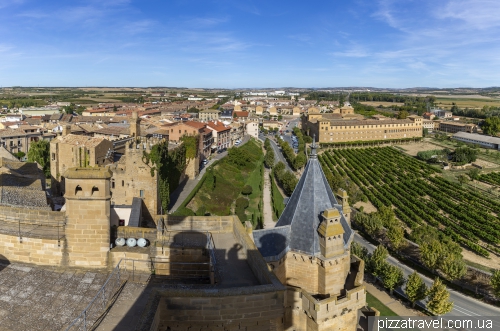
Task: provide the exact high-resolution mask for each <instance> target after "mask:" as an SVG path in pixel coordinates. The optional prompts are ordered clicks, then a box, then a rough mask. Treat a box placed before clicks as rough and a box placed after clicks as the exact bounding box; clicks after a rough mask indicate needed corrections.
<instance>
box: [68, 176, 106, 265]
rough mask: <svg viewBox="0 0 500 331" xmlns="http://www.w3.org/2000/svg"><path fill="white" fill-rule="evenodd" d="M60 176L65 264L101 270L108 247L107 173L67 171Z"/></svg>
mask: <svg viewBox="0 0 500 331" xmlns="http://www.w3.org/2000/svg"><path fill="white" fill-rule="evenodd" d="M64 176H65V178H66V181H65V190H66V192H65V195H64V197H65V198H66V215H67V216H66V217H67V223H66V242H67V252H68V257H69V258H68V260H69V265H70V266H80V267H95V268H104V267H106V266H107V262H108V252H109V244H110V237H109V236H110V199H111V195H110V191H109V181H110V178H111V172H109V170H108V169H106V168H70V169H68V170H67V171H66V172H65V174H64Z"/></svg>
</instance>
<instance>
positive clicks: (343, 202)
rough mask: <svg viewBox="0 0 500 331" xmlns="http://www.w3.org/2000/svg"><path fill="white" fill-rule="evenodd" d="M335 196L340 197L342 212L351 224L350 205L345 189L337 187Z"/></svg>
mask: <svg viewBox="0 0 500 331" xmlns="http://www.w3.org/2000/svg"><path fill="white" fill-rule="evenodd" d="M337 197H338V198H339V199H340V204H341V205H342V212H343V214H344V216H345V218H346V221H347V222H348V223H349V225H351V206H349V196H348V195H347V192H346V190H344V189H341V188H339V190H338V191H337Z"/></svg>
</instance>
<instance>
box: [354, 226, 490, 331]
mask: <svg viewBox="0 0 500 331" xmlns="http://www.w3.org/2000/svg"><path fill="white" fill-rule="evenodd" d="M354 241H355V242H357V243H359V244H360V245H361V246H363V247H365V248H366V249H368V251H369V252H370V253H372V252H373V251H374V250H375V246H374V245H372V244H371V243H369V242H368V241H366V240H365V239H364V238H363V237H361V236H360V235H359V234H357V233H355V234H354ZM387 261H388V262H389V263H390V264H392V265H395V266H398V267H400V268H401V269H403V272H404V275H405V277H406V278H408V276H409V275H410V274H412V273H413V272H414V270H413V269H412V268H410V267H408V266H406V265H404V264H402V263H401V262H399V261H398V260H397V259H395V258H394V257H392V256H390V255H389V257H388V258H387ZM419 275H420V277H421V278H422V279H423V280H424V282H425V285H427V287H431V286H432V283H433V282H434V281H433V280H432V279H430V278H427V277H425V276H423V275H421V274H419ZM395 291H397V292H398V293H400V294H404V291H403V288H401V287H399V288H397V289H396V290H395ZM448 291H449V292H450V300H451V301H453V303H454V304H453V310H452V311H451V312H449V313H448V314H446V315H445V316H460V317H466V316H471V317H479V316H498V317H499V320H500V308H498V307H495V306H492V305H489V304H486V303H484V302H482V301H479V300H476V299H474V298H471V297H468V296H466V295H463V294H461V293H459V292H456V291H454V290H450V289H448ZM418 304H419V305H421V306H425V304H424V303H423V302H421V301H420V302H418ZM493 324H494V330H500V323H499V322H497V321H494V322H493Z"/></svg>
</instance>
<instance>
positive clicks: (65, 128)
mask: <svg viewBox="0 0 500 331" xmlns="http://www.w3.org/2000/svg"><path fill="white" fill-rule="evenodd" d="M70 133H71V125H65V126H63V129H62V135H63V136H67V135H68V134H70Z"/></svg>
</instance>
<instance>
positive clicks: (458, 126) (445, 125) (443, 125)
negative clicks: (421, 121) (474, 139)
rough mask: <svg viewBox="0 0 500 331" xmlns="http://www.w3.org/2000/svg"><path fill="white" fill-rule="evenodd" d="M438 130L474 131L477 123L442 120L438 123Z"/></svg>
mask: <svg viewBox="0 0 500 331" xmlns="http://www.w3.org/2000/svg"><path fill="white" fill-rule="evenodd" d="M439 131H443V132H446V133H457V132H469V133H476V132H477V124H473V123H456V122H451V121H442V122H440V123H439Z"/></svg>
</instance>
